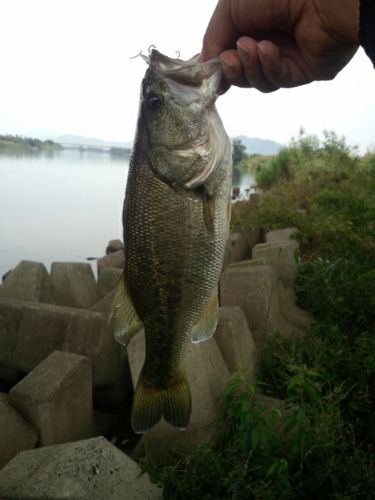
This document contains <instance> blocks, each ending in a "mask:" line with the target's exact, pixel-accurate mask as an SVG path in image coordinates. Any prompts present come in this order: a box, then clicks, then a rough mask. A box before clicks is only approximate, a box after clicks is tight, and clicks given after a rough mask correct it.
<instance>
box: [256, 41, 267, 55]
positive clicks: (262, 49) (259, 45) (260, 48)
mask: <svg viewBox="0 0 375 500" xmlns="http://www.w3.org/2000/svg"><path fill="white" fill-rule="evenodd" d="M258 52H259V55H260V57H267V51H266V49H265V48H264V47H263V45H262V44H261V43H258Z"/></svg>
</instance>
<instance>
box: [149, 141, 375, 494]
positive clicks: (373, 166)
mask: <svg viewBox="0 0 375 500" xmlns="http://www.w3.org/2000/svg"><path fill="white" fill-rule="evenodd" d="M257 180H258V183H259V184H260V185H261V186H262V188H263V193H262V196H260V197H255V198H253V199H250V200H249V201H248V202H240V203H236V204H235V205H234V218H233V227H234V228H236V229H241V228H242V229H247V228H254V227H262V228H263V229H264V230H272V229H277V228H281V227H287V226H295V227H297V229H298V233H297V239H298V241H299V243H300V249H301V258H300V260H299V262H298V276H297V280H296V291H297V295H298V303H299V305H300V306H301V307H303V308H304V309H307V310H309V311H310V312H312V313H313V315H314V317H315V324H314V327H313V329H312V332H311V334H310V335H308V336H307V337H306V338H305V339H300V340H294V341H291V340H286V339H285V338H283V336H282V333H279V334H274V335H272V336H269V338H268V340H267V342H266V344H265V348H264V352H263V356H262V362H261V368H260V373H259V378H260V381H258V384H259V386H260V387H261V388H262V390H263V392H264V394H266V395H268V396H271V397H273V398H278V399H281V400H283V401H284V408H283V410H282V411H280V408H279V407H275V408H273V409H270V408H269V407H265V406H264V405H263V403H262V399H261V398H260V397H259V396H258V395H257V394H258V393H257V392H256V385H255V383H254V384H253V383H250V382H249V381H248V380H247V378H246V376H245V375H244V374H241V373H239V374H235V375H234V377H233V378H232V379H231V381H230V383H229V385H228V387H227V389H226V391H225V393H224V395H223V400H222V414H221V425H220V429H219V432H218V435H217V437H216V440H215V442H212V443H210V444H208V445H205V446H201V447H199V448H197V449H196V450H194V452H193V453H191V454H190V455H189V456H185V457H182V458H181V457H180V458H179V460H178V461H177V463H176V462H175V463H171V464H170V465H167V466H165V467H162V468H158V469H155V467H153V466H152V465H151V464H150V463H148V462H147V459H146V461H145V463H144V466H145V468H146V469H147V470H149V472H150V473H151V476H152V477H153V478H154V480H156V481H157V482H158V483H159V484H161V485H163V486H164V497H165V498H167V499H190V498H191V499H193V498H194V499H196V498H199V499H299V498H301V499H309V500H310V499H315V498H316V499H325V498H327V499H370V498H374V492H375V419H374V418H373V414H374V408H375V326H374V325H375V321H374V319H375V317H374V316H375V269H374V257H375V255H374V254H375V242H374V233H375V231H374V221H375V195H374V193H375V155H374V154H368V155H366V156H364V157H359V156H357V155H356V151H354V150H351V149H350V148H348V146H347V145H346V143H345V141H344V140H343V139H342V138H338V137H337V136H336V135H335V134H333V133H331V132H330V133H326V135H325V139H324V141H323V142H319V141H318V140H317V139H316V138H314V137H308V136H305V135H304V134H302V135H300V137H299V138H298V139H296V140H294V141H292V143H291V144H290V145H289V146H288V147H287V148H286V149H284V150H283V151H281V152H280V153H279V155H277V156H276V157H274V158H273V159H270V160H268V161H266V162H264V163H263V164H262V165H261V166H260V167H259V169H258V171H257Z"/></svg>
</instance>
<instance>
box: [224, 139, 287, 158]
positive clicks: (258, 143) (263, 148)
mask: <svg viewBox="0 0 375 500" xmlns="http://www.w3.org/2000/svg"><path fill="white" fill-rule="evenodd" d="M233 139H240V140H241V142H242V144H244V145H245V146H246V152H247V153H248V154H258V155H276V154H277V153H278V152H279V151H280V149H281V148H282V147H283V145H282V144H279V143H278V142H275V141H271V140H269V139H258V138H257V137H247V136H246V135H238V136H237V137H231V140H233Z"/></svg>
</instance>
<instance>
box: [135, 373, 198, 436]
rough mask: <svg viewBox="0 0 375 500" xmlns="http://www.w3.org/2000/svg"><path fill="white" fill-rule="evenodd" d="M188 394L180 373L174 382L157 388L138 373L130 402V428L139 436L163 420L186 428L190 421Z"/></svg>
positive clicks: (189, 399) (189, 395) (183, 375)
mask: <svg viewBox="0 0 375 500" xmlns="http://www.w3.org/2000/svg"><path fill="white" fill-rule="evenodd" d="M190 415H191V394H190V389H189V384H188V381H187V379H186V375H185V373H184V372H183V371H181V372H180V373H179V374H178V376H177V377H176V381H175V382H174V383H173V384H172V385H170V386H168V387H166V388H165V389H164V388H163V389H160V388H157V387H153V385H152V381H151V380H148V379H147V378H146V377H145V376H144V375H143V372H142V373H141V375H140V377H139V380H138V383H137V387H136V390H135V394H134V399H133V408H132V415H131V425H132V428H133V431H134V432H136V433H138V434H140V433H143V432H146V431H148V430H150V429H151V428H152V427H154V425H156V424H157V423H158V422H159V420H160V419H161V418H162V417H164V419H165V420H166V421H167V422H168V423H169V424H171V425H173V426H174V427H178V428H179V429H185V428H186V427H187V425H188V424H189V422H190Z"/></svg>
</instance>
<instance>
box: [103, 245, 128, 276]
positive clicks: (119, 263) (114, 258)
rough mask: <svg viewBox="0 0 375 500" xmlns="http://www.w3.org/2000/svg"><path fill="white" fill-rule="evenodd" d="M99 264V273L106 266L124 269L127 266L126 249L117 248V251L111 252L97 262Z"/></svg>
mask: <svg viewBox="0 0 375 500" xmlns="http://www.w3.org/2000/svg"><path fill="white" fill-rule="evenodd" d="M96 264H97V266H98V275H100V273H101V271H102V269H104V268H105V267H117V268H119V269H124V267H125V252H124V250H117V252H113V253H110V254H109V255H106V256H105V257H102V258H101V259H98V260H97V262H96Z"/></svg>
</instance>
